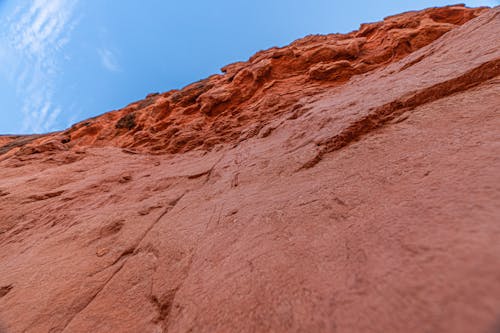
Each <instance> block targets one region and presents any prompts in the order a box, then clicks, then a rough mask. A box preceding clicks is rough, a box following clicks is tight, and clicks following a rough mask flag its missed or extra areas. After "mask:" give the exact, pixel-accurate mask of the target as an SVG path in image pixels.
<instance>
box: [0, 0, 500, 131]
mask: <svg viewBox="0 0 500 333" xmlns="http://www.w3.org/2000/svg"><path fill="white" fill-rule="evenodd" d="M449 3H450V2H449V1H441V0H434V1H411V2H409V1H397V2H396V1H373V0H366V1H365V0H359V1H358V0H351V1H337V0H310V1H303V0H274V1H269V0H253V1H234V0H233V1H229V0H212V1H189V0H185V1H171V0H142V1H137V0H136V1H134V0H125V1H116V0H0V133H1V134H6V133H12V134H14V133H15V134H21V133H41V132H48V131H54V130H60V129H64V128H67V127H69V126H71V124H73V123H75V122H78V121H80V120H83V119H86V118H89V117H92V116H95V115H97V114H101V113H104V112H107V111H111V110H113V109H118V108H121V107H123V106H125V105H126V104H128V103H130V102H132V101H135V100H138V99H141V98H143V97H144V96H145V95H146V94H148V93H150V92H163V91H167V90H170V89H178V88H181V87H182V86H184V85H186V84H188V83H190V82H193V81H197V80H199V79H202V78H204V77H207V76H209V75H211V74H214V73H218V72H219V71H220V68H221V67H222V66H224V65H226V64H228V63H231V62H235V61H240V60H247V59H248V58H249V57H250V56H251V55H252V54H253V53H255V52H256V51H259V50H261V49H266V48H269V47H272V46H283V45H286V44H288V43H290V42H291V41H293V40H295V39H297V38H300V37H303V36H305V35H308V34H316V33H333V32H348V31H351V30H355V29H357V28H358V26H359V24H360V23H364V22H373V21H378V20H381V19H382V18H383V17H385V16H388V15H391V14H396V13H399V12H402V11H407V10H414V9H422V8H426V7H431V6H443V5H447V4H449ZM465 3H466V4H467V5H468V6H480V5H486V6H496V5H499V4H500V0H483V1H481V0H474V1H465Z"/></svg>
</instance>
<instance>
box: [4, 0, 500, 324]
mask: <svg viewBox="0 0 500 333" xmlns="http://www.w3.org/2000/svg"><path fill="white" fill-rule="evenodd" d="M499 36H500V9H499V8H494V9H486V8H480V9H469V8H465V7H463V6H450V7H445V8H432V9H428V10H424V11H420V12H408V13H404V14H401V15H397V16H392V17H388V18H386V19H385V20H384V21H383V22H378V23H371V24H366V25H362V26H361V27H360V29H359V30H358V31H355V32H352V33H349V34H346V35H340V34H332V35H326V36H308V37H305V38H303V39H301V40H297V41H295V42H294V43H292V44H290V45H288V46H286V47H283V48H273V49H269V50H266V51H261V52H259V53H257V54H256V55H254V56H252V57H251V58H250V59H249V60H248V61H247V62H240V63H235V64H231V65H228V66H226V67H224V68H223V69H222V71H223V74H220V75H214V76H211V77H209V78H207V79H205V80H202V81H199V82H197V83H193V84H191V85H189V86H187V87H185V88H183V89H181V90H179V91H169V92H166V93H162V94H151V95H149V96H148V97H147V98H146V99H144V100H142V101H138V102H135V103H132V104H130V105H128V106H127V107H125V108H123V109H121V110H118V111H113V112H109V113H106V114H103V115H101V116H98V117H95V118H93V119H89V120H86V121H83V122H81V123H78V124H76V125H74V126H73V127H71V128H70V129H68V130H65V131H62V132H58V133H51V134H47V135H42V136H29V137H26V136H23V137H16V136H11V137H0V203H1V204H0V249H1V251H0V272H1V273H2V274H0V331H2V330H4V331H6V332H167V331H168V332H493V330H494V329H495V325H496V323H497V322H498V321H499V320H500V312H499V309H500V284H499V283H498V281H500V224H499V223H498V221H500V206H499V204H498V203H499V202H500V172H499V170H500V159H499V158H498V156H500V146H499V144H498V142H500V137H499V135H498V128H500V117H499V111H500V109H499V105H500V99H499V96H500V85H499V83H500V79H499V74H500V48H499V47H498V45H500V37H499Z"/></svg>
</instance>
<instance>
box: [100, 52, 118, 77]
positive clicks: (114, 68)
mask: <svg viewBox="0 0 500 333" xmlns="http://www.w3.org/2000/svg"><path fill="white" fill-rule="evenodd" d="M97 54H98V55H99V58H100V59H101V64H102V66H103V67H104V68H106V69H107V70H108V71H110V72H119V71H120V65H119V64H118V60H117V57H116V55H115V54H114V53H113V51H111V50H109V49H107V48H102V49H97Z"/></svg>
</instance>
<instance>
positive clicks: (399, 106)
mask: <svg viewBox="0 0 500 333" xmlns="http://www.w3.org/2000/svg"><path fill="white" fill-rule="evenodd" d="M498 75H500V59H495V60H492V61H488V62H485V63H483V64H482V65H480V66H478V67H476V68H474V69H472V70H470V71H468V72H466V73H465V74H463V75H460V76H458V77H455V78H453V79H451V80H447V81H444V82H441V83H438V84H435V85H433V86H431V87H428V88H425V89H422V90H419V91H415V92H411V93H408V94H406V95H404V96H403V97H401V98H398V99H396V100H394V101H392V102H390V103H387V104H384V105H382V106H380V107H377V108H374V109H373V110H371V112H370V113H368V114H367V115H366V116H364V117H362V118H360V119H359V120H357V121H355V122H353V123H351V124H350V125H349V126H348V127H347V128H345V129H344V130H342V131H341V132H340V133H339V134H337V135H335V136H333V137H330V138H328V139H326V140H323V141H322V142H320V143H319V144H318V146H319V147H320V149H319V151H318V152H317V154H316V155H315V156H314V157H313V158H312V159H310V160H309V161H307V162H306V163H305V164H303V165H302V166H301V167H300V168H299V170H302V169H309V168H312V167H314V166H315V165H316V164H318V163H319V162H320V161H321V160H322V159H323V157H324V155H325V154H328V153H331V152H334V151H336V150H339V149H342V148H344V147H346V146H347V145H349V144H351V143H353V142H356V141H358V140H359V139H360V138H362V137H364V136H366V135H368V134H369V133H371V132H372V131H374V130H376V129H378V128H381V127H383V126H385V125H387V124H390V122H391V121H392V120H393V119H395V118H396V117H399V116H401V115H403V114H404V113H406V112H409V111H411V110H413V109H415V108H417V107H419V106H421V105H424V104H427V103H431V102H434V101H437V100H439V99H441V98H444V97H447V96H450V95H452V94H455V93H458V92H462V91H466V90H468V89H471V88H473V87H475V86H478V85H479V84H481V83H483V82H485V81H488V80H490V79H493V78H494V77H496V76H498Z"/></svg>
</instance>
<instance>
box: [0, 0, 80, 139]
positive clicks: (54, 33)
mask: <svg viewBox="0 0 500 333" xmlns="http://www.w3.org/2000/svg"><path fill="white" fill-rule="evenodd" d="M77 1H78V0H31V1H28V2H27V3H24V5H22V6H18V7H17V8H16V9H15V10H14V12H13V13H12V14H11V16H10V17H9V18H8V20H7V22H6V25H5V27H2V28H3V29H2V30H3V31H6V33H4V34H3V35H2V36H1V37H0V38H1V39H2V43H6V44H7V45H9V46H10V48H11V50H12V51H11V54H10V55H9V59H8V60H9V64H8V66H9V68H8V69H7V71H8V73H7V78H8V79H9V80H10V81H12V83H13V84H14V85H15V87H16V92H17V94H18V96H19V98H21V99H22V100H23V105H22V112H23V117H24V120H23V125H22V127H21V128H20V131H21V132H47V131H51V130H53V129H54V126H55V125H56V123H57V120H58V119H57V118H58V116H59V114H60V113H61V107H60V106H58V105H56V104H55V103H54V92H55V81H56V79H57V76H58V75H59V74H60V72H61V69H60V66H59V64H58V63H59V59H60V53H61V52H62V50H63V48H64V46H65V44H66V43H67V42H68V41H69V37H70V33H71V31H72V30H73V28H74V26H75V24H76V21H75V18H74V10H75V7H76V4H77Z"/></svg>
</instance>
